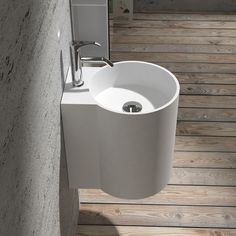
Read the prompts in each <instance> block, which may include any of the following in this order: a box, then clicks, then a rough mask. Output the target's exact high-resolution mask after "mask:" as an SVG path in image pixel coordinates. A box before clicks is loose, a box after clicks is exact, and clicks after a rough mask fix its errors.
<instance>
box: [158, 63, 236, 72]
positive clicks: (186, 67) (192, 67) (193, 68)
mask: <svg viewBox="0 0 236 236" xmlns="http://www.w3.org/2000/svg"><path fill="white" fill-rule="evenodd" d="M154 63H156V62H154ZM157 64H158V65H160V66H163V67H165V68H166V69H168V70H170V71H171V72H173V73H175V72H190V73H192V72H194V73H225V74H226V73H229V74H232V73H236V68H235V64H220V63H219V64H217V63H215V64H211V63H177V62H173V63H167V62H164V63H163V62H157Z"/></svg>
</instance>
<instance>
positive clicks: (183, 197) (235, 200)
mask: <svg viewBox="0 0 236 236" xmlns="http://www.w3.org/2000/svg"><path fill="white" fill-rule="evenodd" d="M80 201H81V203H97V204H98V203H106V204H117V203H119V204H143V205H149V204H153V205H156V204H165V205H185V204H188V205H206V206H234V207H235V206H236V187H216V186H178V185H168V186H166V187H165V188H164V189H163V190H162V191H161V192H160V193H158V194H156V195H154V196H151V197H148V198H145V199H139V200H137V199H132V200H127V199H121V198H116V197H113V196H111V195H109V194H107V193H105V192H103V191H102V190H98V189H80Z"/></svg>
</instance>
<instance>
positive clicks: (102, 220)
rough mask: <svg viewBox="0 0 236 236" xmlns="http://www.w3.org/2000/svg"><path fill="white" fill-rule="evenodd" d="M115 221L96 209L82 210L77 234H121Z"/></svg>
mask: <svg viewBox="0 0 236 236" xmlns="http://www.w3.org/2000/svg"><path fill="white" fill-rule="evenodd" d="M119 235H120V234H119V231H118V229H117V228H116V226H115V225H114V224H113V222H112V221H111V220H110V219H108V218H107V217H105V216H103V215H102V214H101V213H99V212H96V211H87V210H81V211H80V212H79V226H78V230H77V235H76V236H119Z"/></svg>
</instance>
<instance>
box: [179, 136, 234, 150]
mask: <svg viewBox="0 0 236 236" xmlns="http://www.w3.org/2000/svg"><path fill="white" fill-rule="evenodd" d="M235 144H236V137H197V136H177V137H176V144H175V150H176V151H195V152H236V145H235Z"/></svg>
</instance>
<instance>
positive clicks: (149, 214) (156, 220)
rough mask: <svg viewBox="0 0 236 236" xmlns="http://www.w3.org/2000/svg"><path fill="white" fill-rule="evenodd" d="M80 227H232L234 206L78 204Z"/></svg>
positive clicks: (235, 220)
mask: <svg viewBox="0 0 236 236" xmlns="http://www.w3.org/2000/svg"><path fill="white" fill-rule="evenodd" d="M79 224H91V225H101V224H102V225H111V224H115V225H131V226H134V225H137V226H141V225H142V226H144V225H146V226H172V227H176V226H179V227H181V226H182V227H218V228H221V227H222V228H223V227H227V228H235V227H236V211H235V208H233V207H203V206H192V207H191V206H162V205H118V204H114V205H110V204H81V209H80V216H79Z"/></svg>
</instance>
